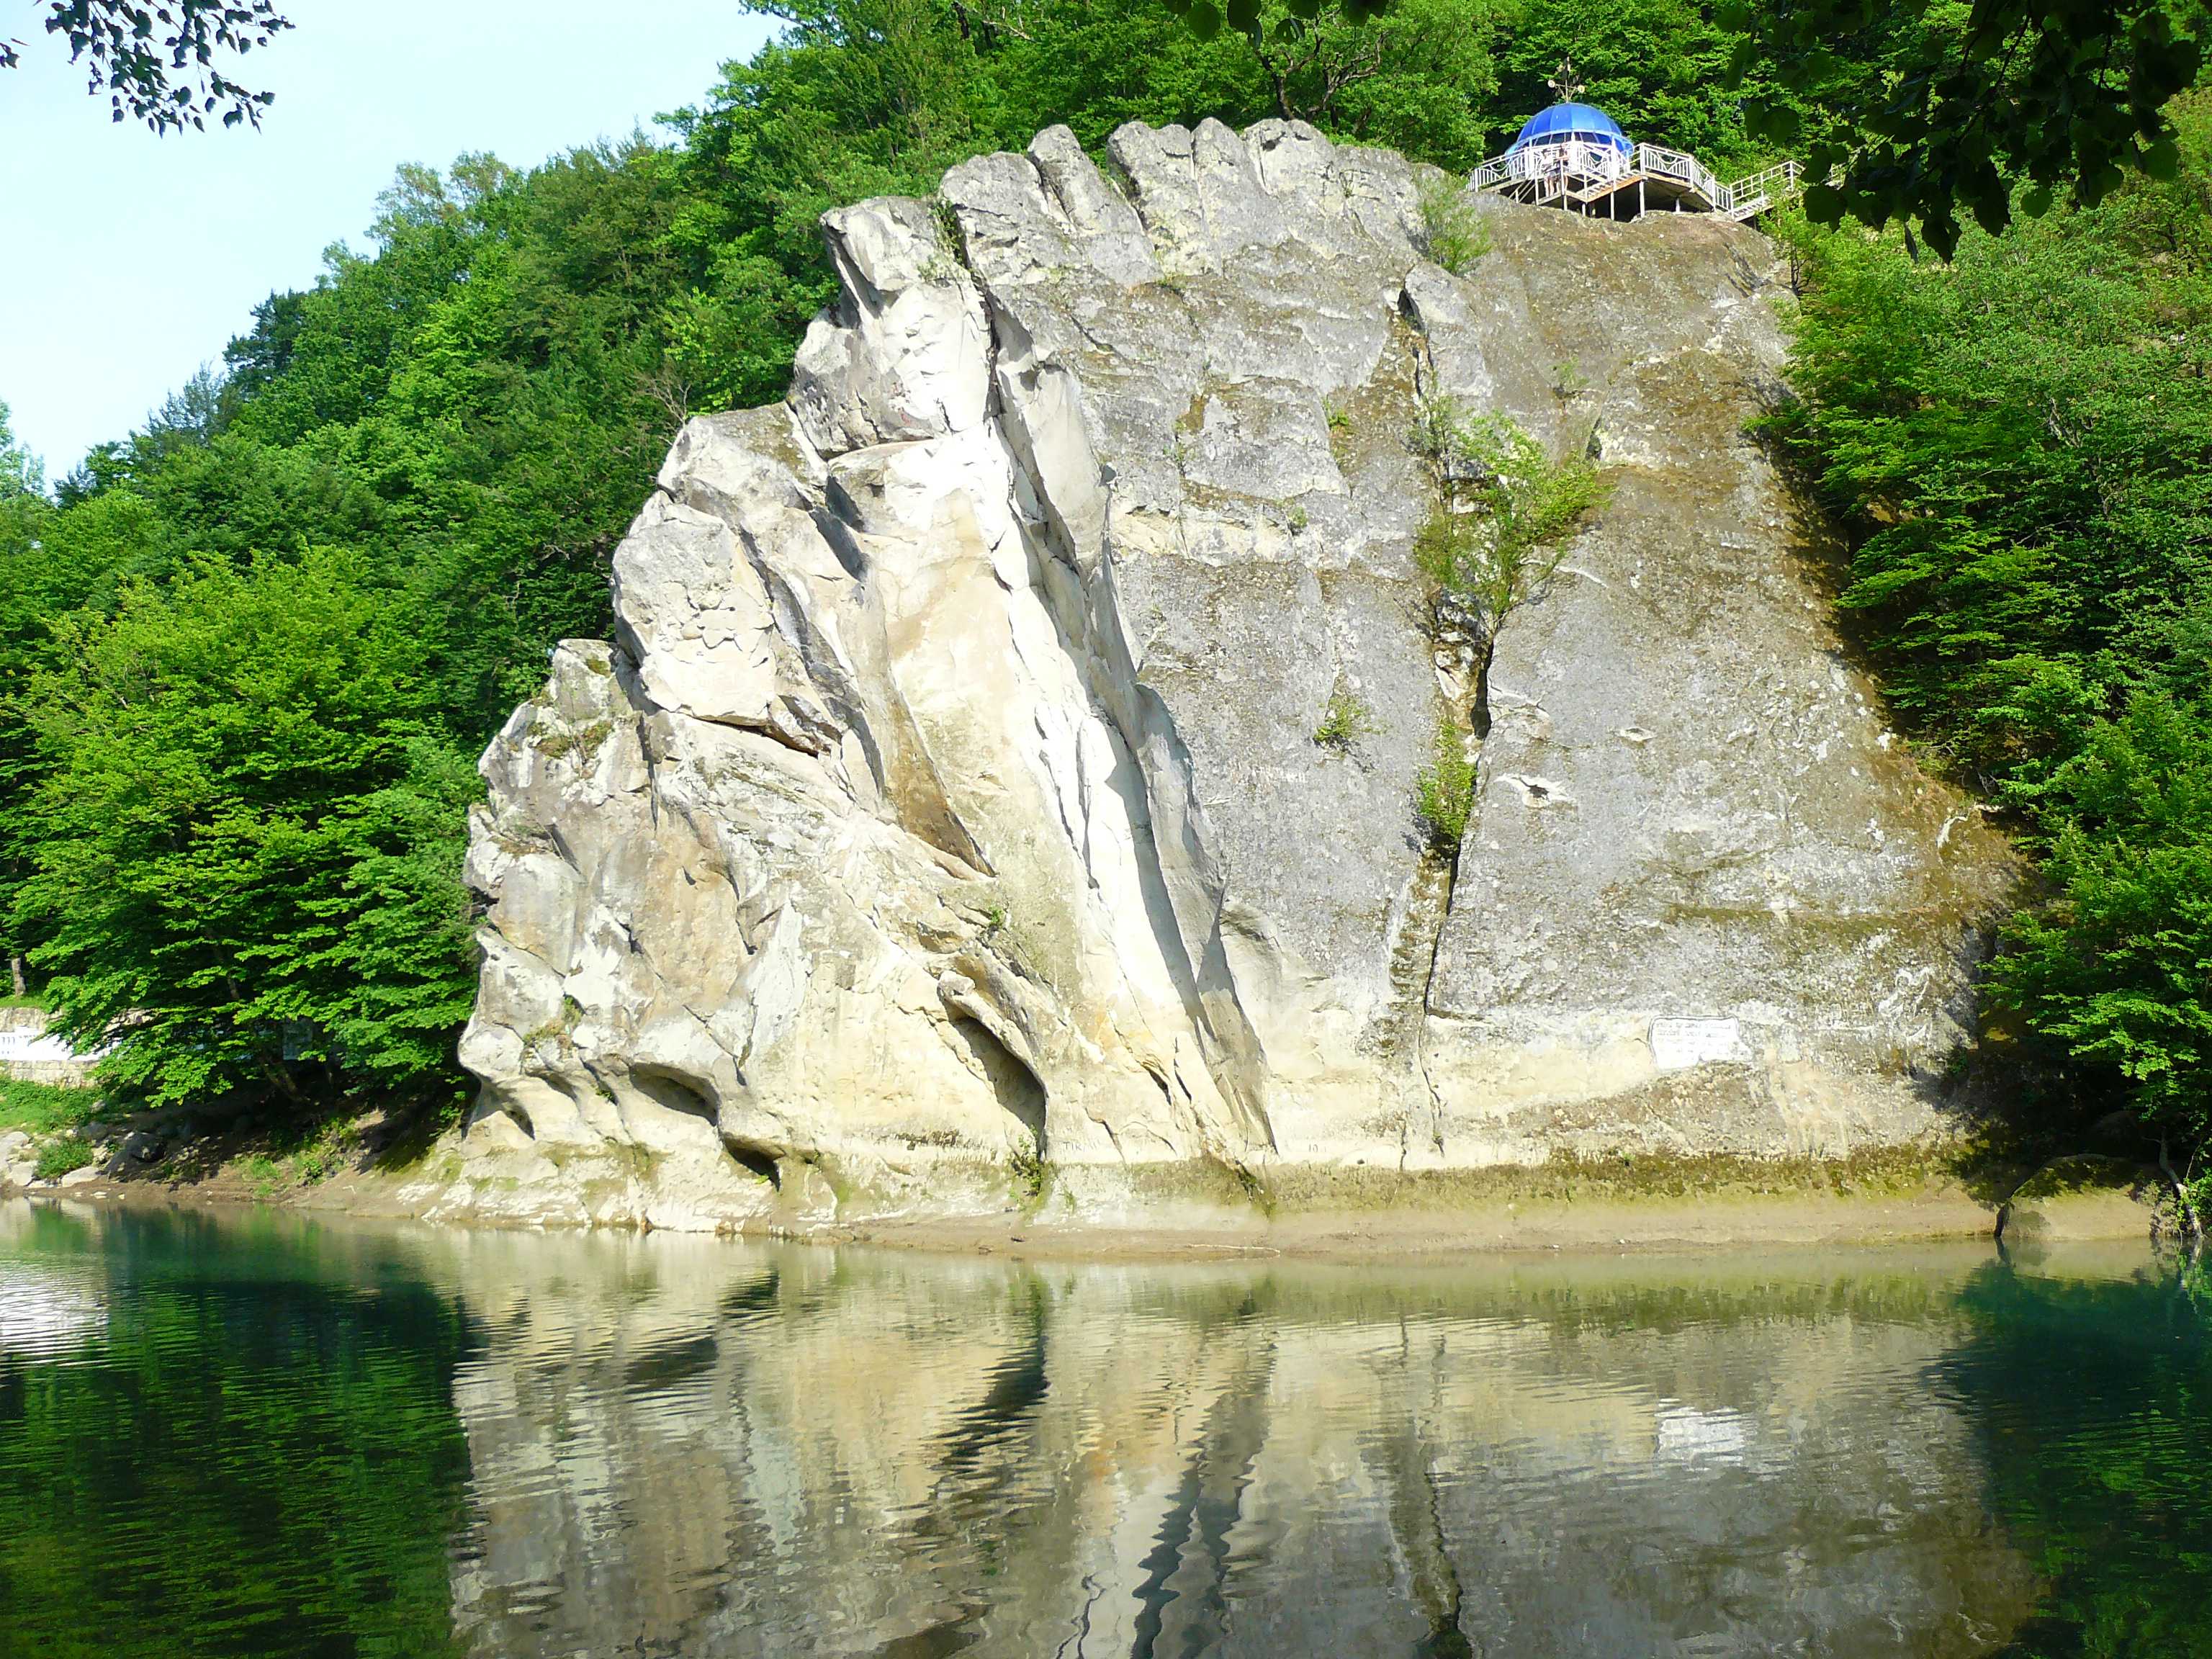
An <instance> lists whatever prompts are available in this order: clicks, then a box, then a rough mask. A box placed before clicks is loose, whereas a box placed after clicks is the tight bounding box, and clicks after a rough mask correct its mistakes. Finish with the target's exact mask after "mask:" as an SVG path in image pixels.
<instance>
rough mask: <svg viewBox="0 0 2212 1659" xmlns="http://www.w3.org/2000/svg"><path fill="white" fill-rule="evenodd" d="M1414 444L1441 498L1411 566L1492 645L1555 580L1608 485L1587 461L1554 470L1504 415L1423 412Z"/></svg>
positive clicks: (1432, 404)
mask: <svg viewBox="0 0 2212 1659" xmlns="http://www.w3.org/2000/svg"><path fill="white" fill-rule="evenodd" d="M1413 447H1414V449H1415V450H1416V451H1417V452H1418V453H1420V454H1421V455H1422V456H1423V457H1424V458H1425V459H1427V460H1428V462H1429V464H1430V467H1431V471H1433V472H1434V473H1435V475H1436V478H1437V494H1438V501H1437V507H1436V510H1435V511H1434V512H1432V513H1431V514H1430V515H1429V520H1428V522H1427V523H1426V524H1425V525H1424V526H1422V528H1421V531H1420V533H1419V536H1418V537H1417V538H1415V540H1414V544H1413V557H1414V562H1416V563H1417V564H1419V567H1420V568H1421V571H1422V574H1425V575H1426V576H1427V577H1428V578H1429V580H1431V582H1433V583H1435V584H1436V586H1437V591H1438V593H1439V595H1440V596H1441V597H1442V598H1443V599H1445V600H1446V601H1447V602H1449V605H1452V606H1455V607H1456V608H1458V609H1459V610H1461V611H1465V612H1466V613H1467V614H1468V617H1469V618H1470V619H1471V620H1472V621H1473V623H1474V627H1475V629H1476V632H1477V633H1478V634H1479V635H1481V636H1482V637H1483V638H1484V639H1485V640H1486V641H1487V640H1488V639H1490V638H1492V637H1493V636H1494V635H1496V634H1497V632H1498V629H1499V628H1500V627H1501V626H1503V625H1504V622H1505V619H1506V617H1509V616H1510V615H1511V614H1512V613H1513V612H1514V611H1516V610H1518V609H1519V608H1520V607H1521V606H1522V605H1524V604H1526V603H1528V600H1530V599H1534V598H1535V597H1536V596H1537V595H1538V594H1539V593H1541V592H1542V590H1543V588H1544V586H1545V584H1547V582H1549V581H1550V580H1551V579H1552V578H1553V576H1554V575H1556V574H1558V572H1559V564H1560V562H1561V561H1562V560H1563V559H1564V558H1565V556H1566V544H1567V543H1568V541H1569V540H1570V539H1571V538H1572V537H1573V535H1574V533H1575V532H1576V531H1577V530H1578V529H1579V528H1580V527H1581V526H1582V525H1583V522H1584V521H1585V520H1587V519H1588V518H1589V515H1590V514H1591V513H1595V511H1596V510H1597V509H1598V508H1599V507H1601V506H1602V505H1603V504H1604V502H1605V499H1606V496H1607V493H1608V489H1607V484H1606V482H1605V480H1604V479H1603V478H1602V477H1600V476H1599V474H1598V470H1597V468H1596V467H1595V465H1593V464H1592V463H1591V461H1590V460H1589V457H1588V455H1587V454H1586V453H1584V454H1573V455H1569V456H1568V457H1566V458H1565V459H1561V460H1556V461H1555V460H1553V459H1551V458H1550V457H1549V456H1548V455H1547V454H1546V453H1544V447H1543V446H1542V445H1541V444H1540V443H1538V442H1537V441H1536V440H1535V439H1534V438H1533V437H1531V436H1530V435H1528V433H1527V432H1525V431H1523V430H1522V428H1520V427H1519V426H1518V425H1516V423H1515V422H1512V421H1511V420H1510V419H1508V418H1507V417H1506V416H1502V415H1475V414H1471V413H1469V412H1468V410H1467V409H1466V407H1465V406H1464V405H1463V404H1460V403H1459V402H1458V400H1457V399H1455V398H1431V399H1429V400H1428V401H1427V402H1426V403H1425V404H1423V405H1422V409H1421V413H1420V416H1419V421H1418V422H1417V424H1416V425H1415V428H1414V430H1413Z"/></svg>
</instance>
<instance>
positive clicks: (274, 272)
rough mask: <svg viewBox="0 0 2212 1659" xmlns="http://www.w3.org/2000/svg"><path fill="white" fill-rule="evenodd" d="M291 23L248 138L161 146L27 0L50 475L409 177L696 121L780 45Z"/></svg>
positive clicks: (17, 407)
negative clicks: (737, 76)
mask: <svg viewBox="0 0 2212 1659" xmlns="http://www.w3.org/2000/svg"><path fill="white" fill-rule="evenodd" d="M280 9H282V10H283V12H284V13H286V14H287V15H289V16H290V18H291V19H292V21H294V22H295V24H296V25H297V26H298V27H296V28H295V29H293V30H291V31H290V32H289V33H285V34H282V35H279V36H278V37H277V39H276V44H275V45H274V46H270V47H269V48H268V49H267V50H265V51H264V52H255V53H252V55H250V56H249V57H247V58H246V59H244V60H243V63H242V65H240V66H236V67H234V70H233V76H232V78H234V79H235V80H239V81H243V82H245V83H246V85H248V86H251V87H255V88H267V89H268V90H270V91H271V92H274V93H275V94H276V105H275V106H274V107H273V108H272V109H271V110H270V112H269V113H268V114H267V115H266V116H265V117H264V119H263V122H262V128H261V131H259V132H255V131H252V129H251V128H232V129H229V130H228V131H208V132H205V133H192V132H187V133H185V134H182V135H172V136H170V137H164V138H156V137H155V136H154V135H153V134H152V133H150V132H149V131H146V129H145V128H144V127H143V126H133V125H114V124H112V123H111V122H110V121H109V119H108V108H107V103H106V99H104V98H99V99H95V98H91V97H88V96H87V95H86V94H85V90H84V75H83V72H82V70H79V69H76V68H75V67H73V66H72V65H71V64H70V62H69V52H68V48H67V47H66V46H60V45H58V44H57V43H56V42H55V41H54V40H52V38H51V37H49V36H47V35H46V34H44V33H40V32H39V21H40V15H42V13H43V8H41V9H40V12H39V13H33V10H32V9H31V7H30V6H29V5H28V4H27V3H24V0H0V28H4V29H5V30H6V32H7V33H9V34H10V35H12V36H15V37H18V38H21V39H22V40H24V42H25V45H24V50H23V63H22V67H21V68H20V69H15V70H0V156H5V157H7V158H8V159H7V164H6V166H5V167H4V168H0V181H4V182H0V402H5V403H7V404H9V406H10V408H11V409H12V410H13V414H14V421H13V423H14V425H15V431H16V434H17V435H18V436H19V437H20V438H21V439H22V440H23V441H26V442H27V443H28V444H29V445H30V447H32V448H33V450H35V451H37V452H38V453H40V454H41V455H43V456H44V457H45V458H46V471H47V475H48V476H49V477H57V476H58V475H60V474H61V473H63V472H65V471H68V470H69V468H70V467H71V466H73V465H75V464H76V462H77V460H78V459H81V458H82V455H83V453H84V452H85V451H86V450H87V449H88V448H89V447H91V446H92V445H94V444H95V443H98V442H99V441H101V440H103V439H106V438H119V437H121V436H122V435H124V434H125V432H127V431H128V430H130V428H132V427H134V426H137V425H138V424H139V423H140V422H143V419H144V418H145V416H146V412H147V411H148V410H149V409H152V408H153V407H155V405H156V404H159V403H160V402H161V399H162V398H164V397H166V396H167V394H168V392H170V391H171V390H172V389H173V388H174V387H176V386H179V385H181V384H182V383H183V382H184V381H185V380H189V379H190V378H191V375H192V374H193V372H194V371H195V370H197V368H199V367H200V365H201V364H203V363H205V362H211V361H216V360H219V359H220V358H221V356H222V348H223V346H224V344H225V343H228V340H229V339H230V337H232V336H233V335H234V334H237V333H240V332H241V331H243V330H244V329H245V328H246V325H247V324H248V323H249V322H250V321H251V317H250V313H251V312H252V308H253V307H254V306H255V304H257V303H258V301H260V300H261V299H262V298H263V297H264V295H267V294H268V293H269V292H270V290H271V289H279V288H301V287H305V286H306V285H307V284H308V283H312V282H313V280H314V278H315V274H316V272H317V271H319V270H320V269H321V268H322V251H323V249H324V248H325V247H327V246H330V244H331V243H332V242H335V241H341V240H351V241H352V242H353V243H354V244H355V246H362V245H363V243H364V242H365V240H366V239H365V237H364V235H363V233H364V232H365V230H366V229H367V228H368V223H369V221H370V220H371V219H372V218H374V216H375V203H376V197H377V193H378V192H379V191H381V190H382V189H384V187H385V186H386V185H387V184H389V183H390V182H391V179H392V170H393V168H395V167H398V164H399V163H401V162H403V161H422V162H427V163H429V164H431V165H433V166H438V167H443V166H444V165H445V164H446V163H447V162H449V161H452V160H453V157H454V156H456V155H459V154H461V153H462V152H463V151H465V150H489V151H491V152H492V153H494V154H495V155H498V156H500V157H501V159H502V160H504V161H510V162H513V163H514V164H515V165H517V166H525V165H527V164H529V163H532V162H535V161H542V160H543V159H544V157H545V156H547V155H551V154H553V153H555V152H556V151H558V150H562V149H568V148H569V147H571V146H572V145H575V144H580V143H589V142H590V141H591V140H592V139H594V138H599V137H618V136H620V135H622V134H624V133H627V132H629V131H630V130H631V129H632V128H633V127H634V126H637V125H649V124H650V123H651V122H652V120H653V117H654V116H655V115H656V114H658V113H660V112H664V111H667V110H671V109H676V108H679V107H681V106H684V105H685V104H689V103H693V102H696V101H697V100H699V99H700V98H701V97H702V95H703V94H705V93H706V91H707V90H708V88H709V87H711V86H712V85H713V84H714V80H715V77H716V70H717V67H718V66H719V65H720V64H721V63H723V62H724V61H725V60H726V59H729V58H744V57H748V56H750V54H751V52H753V51H754V49H755V48H757V46H759V45H760V43H761V42H762V41H763V40H765V39H766V38H767V37H768V35H769V32H770V29H771V27H773V25H772V24H771V23H770V22H769V21H764V20H763V19H761V18H757V17H753V16H749V15H745V13H744V9H743V7H742V6H741V5H740V4H739V3H738V0H291V3H289V4H285V5H283V6H281V7H280Z"/></svg>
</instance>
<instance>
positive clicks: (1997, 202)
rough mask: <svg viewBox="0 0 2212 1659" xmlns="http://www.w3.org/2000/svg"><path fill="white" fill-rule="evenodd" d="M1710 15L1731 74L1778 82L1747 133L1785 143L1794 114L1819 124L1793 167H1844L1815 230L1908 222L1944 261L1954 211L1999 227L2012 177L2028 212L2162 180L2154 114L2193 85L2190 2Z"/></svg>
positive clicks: (2161, 131) (1828, 0)
mask: <svg viewBox="0 0 2212 1659" xmlns="http://www.w3.org/2000/svg"><path fill="white" fill-rule="evenodd" d="M1715 15H1716V16H1717V18H1718V19H1719V21H1722V22H1723V25H1724V26H1725V27H1729V28H1731V29H1735V30H1741V31H1742V32H1743V33H1744V34H1745V35H1746V37H1747V38H1746V40H1745V41H1744V43H1743V45H1742V46H1741V49H1740V51H1739V52H1738V53H1737V54H1736V55H1735V57H1734V58H1732V60H1731V65H1730V67H1731V70H1732V71H1735V72H1736V73H1737V74H1738V75H1739V76H1741V73H1742V72H1743V71H1745V70H1747V69H1748V68H1749V67H1750V66H1751V65H1753V64H1765V65H1768V66H1770V72H1771V76H1772V79H1773V81H1774V82H1775V83H1776V86H1775V90H1774V91H1773V92H1771V93H1761V92H1760V91H1759V90H1757V89H1755V88H1754V89H1753V91H1752V93H1751V95H1750V96H1749V98H1748V99H1747V115H1748V118H1749V121H1750V125H1751V127H1752V130H1753V131H1754V132H1755V133H1758V134H1759V135H1761V136H1763V137H1768V138H1771V139H1772V140H1773V141H1774V142H1776V143H1791V142H1795V141H1796V139H1797V138H1798V137H1800V136H1801V134H1802V131H1803V129H1804V127H1805V125H1806V122H1805V119H1804V106H1805V104H1806V103H1807V102H1808V101H1809V102H1811V103H1813V104H1814V105H1815V106H1818V107H1819V108H1820V109H1821V110H1822V111H1824V112H1826V119H1825V121H1823V122H1822V123H1820V124H1818V126H1817V128H1816V131H1815V133H1814V140H1815V142H1814V143H1813V144H1812V146H1811V148H1810V149H1808V152H1807V155H1806V161H1807V171H1808V173H1809V175H1810V176H1811V177H1812V178H1814V179H1826V176H1827V174H1828V173H1829V171H1830V169H1831V168H1832V167H1836V166H1838V165H1839V164H1841V165H1847V167H1848V171H1847V173H1846V175H1845V177H1844V179H1843V180H1842V181H1841V183H1840V185H1833V186H1832V185H1827V184H1826V183H1816V184H1815V185H1813V186H1812V187H1811V188H1810V189H1809V190H1808V191H1807V193H1806V200H1805V210H1806V212H1807V214H1808V216H1810V217H1811V218H1812V219H1813V220H1814V222H1816V223H1823V224H1834V223H1836V222H1838V220H1840V219H1841V217H1842V216H1843V215H1844V214H1845V213H1846V212H1848V213H1850V214H1852V215H1853V216H1857V217H1858V218H1860V219H1862V220H1863V221H1865V222H1867V223H1869V224H1872V225H1876V226H1879V225H1882V224H1885V223H1887V222H1889V221H1891V220H1893V219H1896V220H1902V221H1905V222H1908V223H1910V222H1912V221H1916V220H1917V221H1918V222H1919V223H1920V225H1921V228H1922V233H1923V234H1924V235H1925V236H1926V238H1927V240H1928V243H1929V246H1931V247H1933V248H1934V249H1935V250H1936V252H1938V253H1940V254H1942V256H1943V257H1944V258H1949V257H1950V256H1951V253H1952V251H1953V249H1954V247H1955V246H1957V244H1958V241H1959V236H1960V219H1959V216H1960V210H1964V211H1965V212H1966V213H1967V214H1969V215H1971V216H1972V218H1973V219H1974V220H1975V221H1976V222H1978V224H1979V225H1980V226H1981V228H1983V229H1984V230H1986V231H1990V232H1995V231H1998V230H2002V228H2004V227H2005V225H2006V224H2008V222H2010V220H2011V218H2012V214H2013V210H2014V205H2015V200H2014V195H2015V189H2016V187H2017V185H2018V183H2019V182H2020V181H2022V180H2027V181H2029V182H2030V183H2031V185H2032V196H2031V199H2030V200H2029V201H2028V202H2027V204H2025V205H2026V206H2027V210H2028V211H2029V212H2030V213H2031V214H2033V213H2034V212H2037V211H2039V210H2041V209H2043V208H2044V207H2046V206H2047V205H2048V204H2049V203H2050V202H2051V199H2052V197H2053V194H2054V192H2056V191H2058V190H2059V189H2061V188H2062V187H2064V186H2068V185H2070V186H2071V187H2072V189H2073V191H2074V192H2075V196H2076V197H2077V198H2078V199H2079V200H2080V201H2081V203H2082V204H2085V205H2089V206H2093V205H2095V204H2097V203H2099V202H2100V201H2102V200H2104V199H2105V197H2107V196H2109V195H2110V194H2112V191H2115V190H2117V189H2118V188H2119V186H2120V185H2121V183H2122V181H2123V180H2124V179H2125V178H2126V176H2127V172H2128V170H2130V169H2132V170H2138V171H2140V172H2141V173H2145V174H2148V176H2149V177H2151V178H2154V179H2170V178H2172V176H2174V174H2175V173H2176V172H2177V171H2178V168H2179V149H2178V146H2177V143H2176V138H2175V134H2174V131H2173V128H2172V125H2170V124H2169V123H2168V121H2167V119H2166V114H2165V112H2164V111H2165V106H2166V103H2167V101H2168V100H2171V99H2172V98H2173V97H2174V96H2175V95H2176V94H2179V93H2181V92H2184V91H2185V90H2186V89H2187V88H2190V87H2191V85H2192V84H2193V83H2194V82H2195V81H2196V79H2197V70H2198V69H2199V67H2200V66H2201V64H2202V62H2203V50H2202V46H2201V45H2200V42H2201V39H2202V35H2203V28H2204V24H2205V10H2204V8H2203V5H2202V4H2201V3H2198V0H2184V3H2182V4H2179V5H2176V4H2174V3H2172V0H2114V3H2109V4H2104V5H2069V6H2048V5H2042V4H2037V3H2032V0H1977V3H1976V4H1974V5H1973V6H1972V7H1971V8H1969V7H1962V6H1959V5H1956V4H1954V3H1952V0H1904V3H1899V4H1893V5H1887V6H1881V7H1873V6H1869V5H1866V4H1864V3H1863V0H1779V3H1776V0H1766V3H1760V4H1756V5H1754V4H1753V3H1751V0H1729V3H1727V4H1725V5H1723V6H1720V7H1717V8H1716V9H1715Z"/></svg>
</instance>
